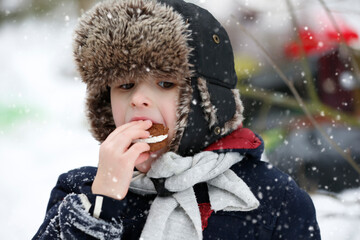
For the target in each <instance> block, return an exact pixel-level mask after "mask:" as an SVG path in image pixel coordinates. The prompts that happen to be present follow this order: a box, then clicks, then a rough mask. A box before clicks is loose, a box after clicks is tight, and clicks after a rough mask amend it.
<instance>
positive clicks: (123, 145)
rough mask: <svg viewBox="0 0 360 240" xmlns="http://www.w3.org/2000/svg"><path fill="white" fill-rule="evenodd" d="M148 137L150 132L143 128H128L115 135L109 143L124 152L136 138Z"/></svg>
mask: <svg viewBox="0 0 360 240" xmlns="http://www.w3.org/2000/svg"><path fill="white" fill-rule="evenodd" d="M148 137H150V133H149V132H148V131H145V130H143V129H129V130H127V131H126V132H122V133H120V134H118V135H116V136H115V137H114V138H113V139H112V140H111V141H112V142H111V145H113V146H116V148H119V149H120V150H121V151H122V152H126V151H127V150H128V148H129V147H130V145H131V144H132V143H133V142H134V140H136V139H144V138H148Z"/></svg>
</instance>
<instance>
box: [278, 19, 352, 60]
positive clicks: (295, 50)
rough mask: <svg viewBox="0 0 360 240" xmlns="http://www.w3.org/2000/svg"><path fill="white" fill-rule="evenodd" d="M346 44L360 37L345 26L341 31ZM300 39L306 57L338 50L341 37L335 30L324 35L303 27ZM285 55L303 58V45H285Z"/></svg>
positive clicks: (330, 30) (293, 42) (292, 43)
mask: <svg viewBox="0 0 360 240" xmlns="http://www.w3.org/2000/svg"><path fill="white" fill-rule="evenodd" d="M340 31H341V33H342V35H343V38H344V40H345V42H346V44H350V43H351V42H352V41H354V40H358V39H359V35H358V34H357V33H356V32H355V31H354V30H353V29H351V28H350V27H348V26H344V27H342V28H341V29H340ZM299 38H300V41H301V44H302V45H303V48H304V52H305V54H306V55H311V54H319V53H324V52H327V51H329V50H331V49H336V48H337V45H338V44H339V42H341V36H340V34H339V33H338V32H336V31H335V30H334V29H327V30H326V31H325V32H324V33H321V32H318V33H315V32H314V31H312V30H309V28H308V27H303V28H301V30H300V31H299ZM285 54H286V56H288V57H290V58H298V57H300V56H301V45H300V44H299V43H298V42H297V41H292V42H290V43H288V44H286V45H285Z"/></svg>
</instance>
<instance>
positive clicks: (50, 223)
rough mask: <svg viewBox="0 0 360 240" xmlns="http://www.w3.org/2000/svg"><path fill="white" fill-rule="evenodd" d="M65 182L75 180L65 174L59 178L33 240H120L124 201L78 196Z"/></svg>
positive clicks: (89, 194) (103, 197)
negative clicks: (43, 218)
mask: <svg viewBox="0 0 360 240" xmlns="http://www.w3.org/2000/svg"><path fill="white" fill-rule="evenodd" d="M64 179H65V180H67V181H68V179H72V180H73V179H74V178H69V175H68V174H65V175H64V174H63V175H61V176H60V177H59V180H58V183H57V185H56V186H55V188H54V189H53V190H52V192H51V196H50V200H49V204H48V208H47V213H46V216H45V220H44V222H43V224H42V225H41V226H40V228H39V230H38V232H37V233H36V235H35V236H34V237H33V239H121V235H122V232H123V224H122V221H121V218H120V214H119V213H121V211H122V208H124V206H125V204H124V202H123V201H126V200H123V201H118V200H115V199H112V198H109V197H106V196H101V195H95V194H92V193H89V192H87V193H86V194H84V193H80V192H78V191H76V189H71V188H70V187H69V185H68V184H64V182H65V181H64ZM75 186H76V184H75ZM71 190H73V191H71Z"/></svg>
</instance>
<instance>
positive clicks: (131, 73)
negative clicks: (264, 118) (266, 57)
mask: <svg viewBox="0 0 360 240" xmlns="http://www.w3.org/2000/svg"><path fill="white" fill-rule="evenodd" d="M74 53H75V59H76V62H77V66H78V69H79V71H80V74H81V77H82V79H83V81H84V82H85V83H86V84H87V90H88V95H87V107H88V118H89V120H90V123H91V129H92V132H93V135H94V136H95V138H96V139H97V140H99V141H100V142H101V146H100V154H99V164H98V168H94V167H83V168H80V169H75V170H72V171H70V172H68V173H65V174H63V175H61V176H60V177H59V180H58V183H57V185H56V186H55V188H54V189H53V191H52V193H51V197H50V201H49V204H48V207H47V214H46V218H45V221H44V223H43V225H42V226H41V227H40V229H39V231H38V232H37V234H36V235H35V237H34V239H59V238H65V239H139V238H140V239H187V240H188V239H320V234H319V228H318V225H317V222H316V217H315V210H314V207H313V204H312V201H311V199H310V198H309V196H308V195H307V194H306V193H305V192H303V191H302V190H300V189H299V188H298V187H297V186H296V184H295V183H294V182H293V181H292V180H291V179H290V178H289V177H288V176H287V175H285V174H283V173H281V172H280V171H279V170H277V169H275V168H274V167H272V166H271V165H269V164H267V163H265V162H262V161H260V157H261V153H262V151H263V142H262V140H261V138H260V137H259V136H257V135H255V134H254V133H253V132H251V131H250V130H248V129H245V128H242V124H241V122H242V120H243V118H242V110H243V108H242V105H241V101H240V98H239V94H238V91H237V90H236V89H235V87H236V81H237V78H236V74H235V71H234V63H233V52H232V48H231V45H230V41H229V38H228V36H227V33H226V32H225V30H224V28H223V27H222V26H221V25H220V24H219V23H218V21H217V20H216V19H214V17H213V16H212V15H211V14H210V13H209V12H207V11H206V10H204V9H202V8H199V7H198V6H196V5H193V4H190V3H186V2H183V1H182V0H158V1H152V0H122V1H105V2H103V3H100V4H98V5H96V6H95V7H94V8H93V9H92V10H91V11H89V13H88V14H87V15H86V16H84V17H83V18H82V19H81V20H80V24H79V27H78V29H77V30H76V38H75V44H74ZM155 123H160V124H163V125H164V126H166V127H167V128H168V129H169V131H168V144H167V146H166V147H164V148H162V149H160V150H159V151H156V152H153V153H149V149H150V147H149V144H147V143H145V142H141V141H138V140H139V139H146V138H147V137H149V132H148V131H147V130H148V129H149V128H150V127H151V126H152V125H153V124H155Z"/></svg>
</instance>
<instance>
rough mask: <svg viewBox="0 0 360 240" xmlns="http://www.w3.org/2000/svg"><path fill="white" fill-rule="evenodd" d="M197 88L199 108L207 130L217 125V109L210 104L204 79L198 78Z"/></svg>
mask: <svg viewBox="0 0 360 240" xmlns="http://www.w3.org/2000/svg"><path fill="white" fill-rule="evenodd" d="M198 88H199V92H200V97H201V106H202V108H203V110H204V115H205V119H206V121H207V122H208V123H209V128H212V127H213V126H214V125H215V124H217V123H218V119H217V116H216V112H217V109H216V107H215V106H214V105H212V103H211V100H210V93H209V90H208V88H207V85H206V80H205V79H203V78H198Z"/></svg>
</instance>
